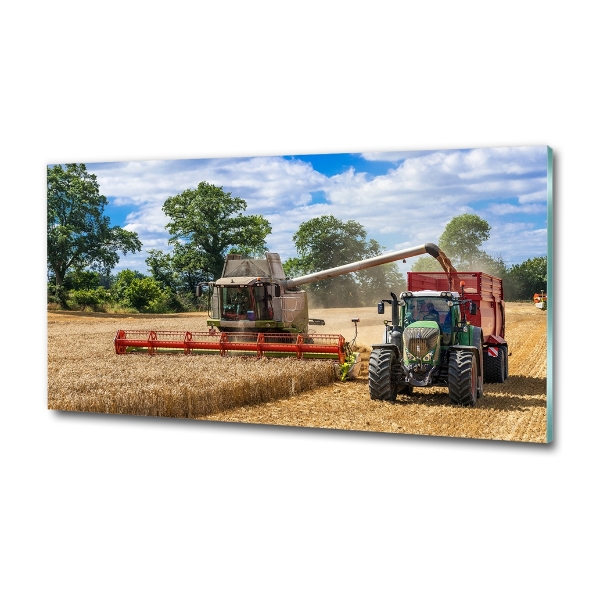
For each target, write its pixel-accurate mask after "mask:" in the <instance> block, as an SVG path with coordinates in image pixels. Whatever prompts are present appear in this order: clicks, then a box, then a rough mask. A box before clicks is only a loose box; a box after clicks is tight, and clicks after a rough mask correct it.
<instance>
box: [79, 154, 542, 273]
mask: <svg viewBox="0 0 600 600" xmlns="http://www.w3.org/2000/svg"><path fill="white" fill-rule="evenodd" d="M362 156H363V157H364V158H367V159H368V160H382V157H384V156H387V159H385V160H390V161H392V159H393V160H396V161H398V160H404V162H403V163H402V164H400V165H398V166H396V167H393V166H392V167H391V168H390V170H389V171H388V172H387V173H386V174H384V175H378V176H376V177H373V178H369V177H368V176H367V174H365V173H363V172H360V173H357V172H355V170H354V169H352V168H351V169H348V170H347V171H345V172H343V173H340V174H338V175H334V176H331V177H327V176H325V175H323V174H322V173H319V172H317V171H315V170H314V169H313V167H312V165H311V164H309V163H307V162H304V161H303V160H301V159H293V160H285V159H283V158H281V157H251V158H223V159H210V160H201V161H200V160H199V161H194V160H180V161H147V162H129V163H112V164H111V163H104V164H101V165H89V166H88V170H90V171H91V172H94V173H96V175H97V177H98V181H99V183H100V188H101V191H102V193H103V194H104V195H106V196H110V197H115V200H114V204H115V206H121V207H123V206H129V205H130V206H131V208H132V210H131V213H130V214H129V215H128V216H127V219H126V224H127V229H129V230H132V231H136V232H137V233H138V234H139V235H140V238H141V239H142V242H143V243H144V244H145V250H147V249H149V247H151V243H152V244H155V246H154V247H160V248H161V249H166V248H167V240H168V234H167V232H166V231H165V230H164V227H165V225H166V224H167V217H166V216H165V215H164V213H163V212H162V210H161V208H162V205H163V203H164V201H165V200H166V199H167V198H168V197H169V196H171V195H175V194H178V193H180V192H182V191H183V190H185V189H189V188H195V187H196V186H197V185H198V183H199V182H200V181H209V182H210V183H213V184H215V185H218V186H222V187H223V188H224V189H225V191H228V192H230V193H231V194H232V195H234V196H239V197H241V198H243V199H244V200H246V201H247V204H248V210H247V212H248V213H249V214H262V215H264V216H265V218H267V219H268V220H269V222H270V223H271V225H272V229H273V231H272V233H271V234H270V235H269V236H268V238H267V244H268V246H269V248H270V249H271V250H272V251H275V252H279V253H280V254H281V255H282V258H283V259H284V260H285V258H288V257H289V256H293V255H295V248H294V245H293V240H292V236H293V234H294V233H295V232H296V231H297V229H298V227H299V225H300V224H301V223H302V222H304V221H306V220H308V219H311V218H313V217H318V216H322V215H325V214H333V215H334V216H336V217H337V218H339V219H343V220H348V219H354V220H356V221H358V222H360V223H361V224H362V225H363V226H364V227H365V228H366V229H367V231H368V234H369V236H370V237H374V238H376V239H378V240H379V241H380V243H382V245H384V246H386V247H387V248H389V249H392V248H398V247H409V246H414V245H418V244H422V243H426V242H435V241H436V240H438V239H439V236H440V234H441V233H442V232H443V230H444V228H445V226H446V224H447V223H448V222H449V221H450V220H451V219H452V218H453V217H455V216H456V215H458V214H462V213H465V212H472V213H476V214H478V215H479V216H481V217H482V218H484V219H486V220H487V221H488V222H489V223H490V225H491V226H492V238H491V239H490V247H498V248H500V247H503V246H506V244H507V242H508V240H509V239H510V243H511V244H514V250H511V252H513V251H514V252H515V256H516V252H517V250H518V251H519V252H521V253H528V252H529V248H528V247H527V246H525V245H524V244H523V241H522V239H519V238H518V237H515V238H512V237H511V238H507V237H506V236H507V234H506V232H505V234H504V237H502V235H501V231H503V225H504V223H505V222H506V221H507V218H508V217H509V216H510V217H511V218H512V220H514V218H515V217H519V218H524V219H525V220H527V219H529V221H530V220H531V218H534V217H535V215H543V213H544V212H545V210H546V178H545V177H544V176H543V173H544V172H545V169H546V148H545V147H542V146H539V147H524V148H518V147H517V148H483V149H475V150H469V151H466V150H456V151H450V150H444V151H435V152H416V153H365V154H363V155H362ZM377 157H379V158H377ZM400 157H401V158H400ZM315 193H317V194H319V196H320V198H321V200H320V201H321V203H312V202H313V196H312V195H313V194H315ZM323 198H325V200H326V203H322V199H323ZM528 223H529V222H528ZM528 223H525V224H524V226H525V227H531V224H530V223H529V224H528ZM538 229H539V228H538ZM542 237H543V235H542ZM525 239H526V240H527V241H528V242H530V241H531V243H532V244H534V247H535V248H536V249H537V248H538V247H539V240H538V238H537V237H536V238H535V239H533V238H530V237H528V238H525ZM139 261H140V267H139V268H140V270H145V264H144V263H143V260H142V257H140V259H139Z"/></svg>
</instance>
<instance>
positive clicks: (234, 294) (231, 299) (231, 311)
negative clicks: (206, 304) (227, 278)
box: [221, 287, 251, 321]
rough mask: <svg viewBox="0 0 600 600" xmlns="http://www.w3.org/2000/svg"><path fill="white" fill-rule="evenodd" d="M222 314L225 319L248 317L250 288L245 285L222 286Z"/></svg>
mask: <svg viewBox="0 0 600 600" xmlns="http://www.w3.org/2000/svg"><path fill="white" fill-rule="evenodd" d="M222 294H223V315H222V317H221V318H222V319H223V320H225V321H239V320H240V319H247V318H248V311H249V310H251V309H250V288H247V287H224V288H222Z"/></svg>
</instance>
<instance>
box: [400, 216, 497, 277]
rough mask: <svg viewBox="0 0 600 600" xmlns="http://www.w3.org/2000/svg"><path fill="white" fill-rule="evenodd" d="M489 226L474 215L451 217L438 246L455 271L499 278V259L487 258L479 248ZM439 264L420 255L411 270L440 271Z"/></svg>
mask: <svg viewBox="0 0 600 600" xmlns="http://www.w3.org/2000/svg"><path fill="white" fill-rule="evenodd" d="M491 229H492V228H491V226H490V224H489V223H488V222H487V221H485V220H484V219H482V218H481V217H478V216H477V215H471V214H464V215H459V216H457V217H454V218H453V219H452V220H451V221H450V222H449V223H448V225H446V228H445V229H444V232H443V233H442V235H441V236H440V239H439V242H438V246H439V247H440V249H441V250H442V251H443V252H444V253H445V254H446V255H447V256H448V257H449V258H450V260H451V261H452V265H453V266H454V267H455V268H456V269H457V270H458V271H484V272H486V273H488V274H490V275H495V276H496V277H503V276H504V274H505V273H506V264H505V262H504V260H503V259H502V257H501V256H491V255H489V254H488V253H487V252H484V251H483V250H481V248H480V246H481V244H483V242H485V241H487V240H488V239H489V237H490V231H491ZM441 270H442V267H441V265H440V263H439V262H438V261H437V260H436V259H435V258H433V257H432V256H421V257H420V258H418V259H417V260H416V261H415V263H414V264H413V266H412V268H411V271H415V272H418V271H429V272H430V271H441Z"/></svg>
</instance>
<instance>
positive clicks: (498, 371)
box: [483, 346, 508, 383]
mask: <svg viewBox="0 0 600 600" xmlns="http://www.w3.org/2000/svg"><path fill="white" fill-rule="evenodd" d="M504 350H505V348H504V346H500V347H499V348H498V356H490V355H489V354H487V352H486V353H485V354H484V355H483V378H484V381H485V383H504V380H505V379H506V369H505V366H506V362H507V358H508V356H507V355H505V354H504V352H503V351H504Z"/></svg>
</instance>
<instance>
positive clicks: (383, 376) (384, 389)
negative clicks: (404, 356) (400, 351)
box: [369, 348, 398, 401]
mask: <svg viewBox="0 0 600 600" xmlns="http://www.w3.org/2000/svg"><path fill="white" fill-rule="evenodd" d="M396 362H397V359H396V354H395V353H394V351H393V350H391V349H388V348H375V349H374V350H373V351H372V352H371V357H370V358H369V394H370V395H371V400H391V401H394V400H396V396H397V394H398V390H397V388H396V384H395V383H394V382H393V381H392V371H393V367H394V365H395V364H396Z"/></svg>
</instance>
